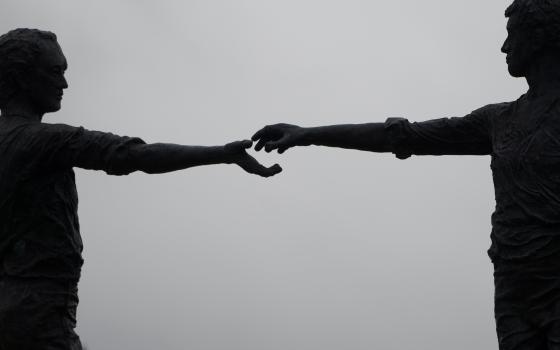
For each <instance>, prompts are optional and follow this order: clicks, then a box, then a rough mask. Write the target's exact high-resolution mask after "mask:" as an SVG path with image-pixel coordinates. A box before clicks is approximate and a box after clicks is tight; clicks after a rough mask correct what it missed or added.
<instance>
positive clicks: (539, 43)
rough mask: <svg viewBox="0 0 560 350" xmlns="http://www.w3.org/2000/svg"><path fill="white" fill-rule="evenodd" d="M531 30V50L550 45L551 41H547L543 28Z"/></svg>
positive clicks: (538, 49)
mask: <svg viewBox="0 0 560 350" xmlns="http://www.w3.org/2000/svg"><path fill="white" fill-rule="evenodd" d="M532 32H533V33H532V38H531V46H532V47H531V48H532V49H533V52H536V51H540V50H542V49H545V48H547V47H548V46H550V44H551V43H550V42H548V41H547V37H546V32H545V30H544V29H543V28H539V27H537V28H534V29H533V31H532Z"/></svg>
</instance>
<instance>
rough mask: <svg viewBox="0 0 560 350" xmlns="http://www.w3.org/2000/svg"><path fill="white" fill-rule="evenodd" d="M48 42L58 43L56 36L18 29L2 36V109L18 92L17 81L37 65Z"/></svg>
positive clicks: (35, 30) (0, 65) (0, 48)
mask: <svg viewBox="0 0 560 350" xmlns="http://www.w3.org/2000/svg"><path fill="white" fill-rule="evenodd" d="M47 40H48V41H54V42H56V35H55V34H54V33H51V32H47V31H42V30H38V29H27V28H18V29H14V30H11V31H9V32H7V33H6V34H4V35H2V36H0V109H3V108H4V106H5V105H6V103H7V102H8V101H9V100H10V99H11V98H12V97H13V95H14V94H15V93H16V92H17V84H16V79H18V76H20V75H21V74H22V73H25V72H26V71H27V70H28V69H29V68H31V67H32V66H33V65H34V64H35V62H36V60H37V57H38V56H39V53H40V52H41V49H42V48H43V46H42V45H43V44H44V42H45V41H47Z"/></svg>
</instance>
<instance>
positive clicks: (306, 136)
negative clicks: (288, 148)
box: [297, 128, 316, 146]
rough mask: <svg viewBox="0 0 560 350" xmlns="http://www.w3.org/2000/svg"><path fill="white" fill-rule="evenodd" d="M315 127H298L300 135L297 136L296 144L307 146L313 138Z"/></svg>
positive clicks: (311, 142)
mask: <svg viewBox="0 0 560 350" xmlns="http://www.w3.org/2000/svg"><path fill="white" fill-rule="evenodd" d="M315 133H316V128H300V136H299V137H298V142H297V145H298V146H309V145H311V144H313V141H314V140H315Z"/></svg>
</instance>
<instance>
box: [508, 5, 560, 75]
mask: <svg viewBox="0 0 560 350" xmlns="http://www.w3.org/2000/svg"><path fill="white" fill-rule="evenodd" d="M506 17H508V18H509V20H508V23H507V30H508V36H507V39H506V41H505V42H504V45H503V46H502V52H504V53H505V54H507V57H506V60H507V64H508V70H509V72H510V74H511V75H512V76H514V77H523V76H526V74H527V70H528V69H529V67H530V65H531V64H532V63H533V62H535V58H536V57H537V56H538V55H542V54H544V53H546V51H550V52H558V51H560V1H558V0H515V1H514V2H513V4H511V5H510V6H509V7H508V8H507V9H506Z"/></svg>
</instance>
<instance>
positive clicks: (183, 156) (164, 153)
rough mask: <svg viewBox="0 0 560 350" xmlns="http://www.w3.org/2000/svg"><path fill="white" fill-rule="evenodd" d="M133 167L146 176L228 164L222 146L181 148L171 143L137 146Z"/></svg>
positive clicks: (134, 150)
mask: <svg viewBox="0 0 560 350" xmlns="http://www.w3.org/2000/svg"><path fill="white" fill-rule="evenodd" d="M131 153H132V157H131V158H132V161H133V162H134V164H135V167H136V168H137V169H138V170H140V171H143V172H145V173H148V174H158V173H167V172H171V171H176V170H181V169H187V168H191V167H195V166H201V165H210V164H221V163H229V160H228V157H227V154H226V152H225V150H224V146H208V147H207V146H183V145H177V144H172V143H152V144H147V145H139V146H137V147H135V148H134V149H133V150H132V151H131Z"/></svg>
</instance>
